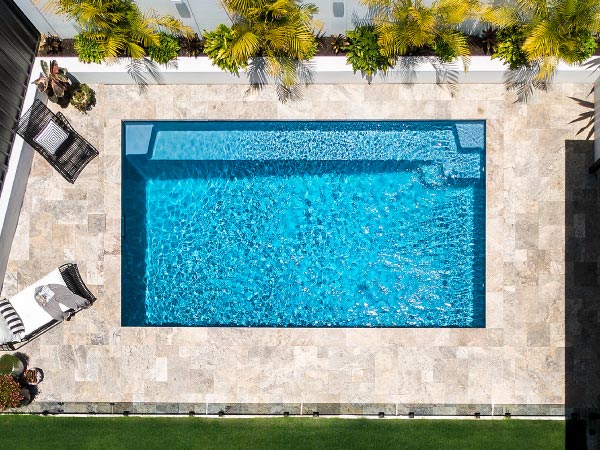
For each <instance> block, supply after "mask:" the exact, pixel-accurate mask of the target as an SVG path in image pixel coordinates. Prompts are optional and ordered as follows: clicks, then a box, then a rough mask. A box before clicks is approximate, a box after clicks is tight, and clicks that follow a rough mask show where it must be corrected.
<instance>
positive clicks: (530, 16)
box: [490, 0, 600, 82]
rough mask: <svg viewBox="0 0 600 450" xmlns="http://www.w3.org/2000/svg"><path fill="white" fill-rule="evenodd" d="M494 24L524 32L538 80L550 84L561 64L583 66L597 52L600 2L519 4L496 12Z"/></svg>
mask: <svg viewBox="0 0 600 450" xmlns="http://www.w3.org/2000/svg"><path fill="white" fill-rule="evenodd" d="M490 21H491V22H493V23H494V24H495V25H497V26H499V27H501V28H508V27H518V28H521V29H522V30H524V34H525V40H524V42H523V45H522V48H523V50H524V51H525V53H526V55H527V59H528V61H529V62H530V63H532V64H533V65H534V67H536V74H535V79H536V80H543V81H545V82H548V81H550V79H551V78H552V75H553V74H554V72H555V70H556V67H557V65H558V63H559V62H560V61H564V62H566V63H568V64H576V63H580V62H583V61H584V60H586V59H587V58H589V57H590V56H591V55H592V54H593V53H594V51H595V49H596V40H595V37H596V35H597V34H598V33H599V32H600V0H556V1H553V2H549V3H547V2H546V0H518V1H517V2H513V3H508V4H504V5H502V6H500V7H498V8H495V9H494V10H493V12H492V14H491V15H490Z"/></svg>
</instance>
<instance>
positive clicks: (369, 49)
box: [343, 25, 394, 84]
mask: <svg viewBox="0 0 600 450" xmlns="http://www.w3.org/2000/svg"><path fill="white" fill-rule="evenodd" d="M378 38H379V36H378V35H377V32H376V31H375V27H374V26H372V25H362V26H358V27H356V28H355V29H354V30H352V31H348V44H347V45H345V46H344V47H343V50H345V51H346V59H347V60H348V63H349V64H351V65H352V69H353V70H354V73H356V72H357V71H360V72H361V73H362V74H363V76H364V77H365V78H366V79H367V81H368V82H369V84H370V83H371V81H372V80H373V75H374V74H375V72H377V71H378V70H381V71H383V72H385V71H386V70H387V69H389V68H390V67H393V65H394V58H391V57H388V56H384V55H382V53H381V49H380V48H379V44H378V43H377V42H378Z"/></svg>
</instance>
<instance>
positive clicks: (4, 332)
mask: <svg viewBox="0 0 600 450" xmlns="http://www.w3.org/2000/svg"><path fill="white" fill-rule="evenodd" d="M17 340H18V339H15V337H14V336H13V334H12V331H10V328H9V326H8V324H7V323H6V320H4V317H2V314H0V344H8V343H10V342H16V341H17Z"/></svg>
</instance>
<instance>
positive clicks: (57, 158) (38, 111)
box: [16, 99, 98, 183]
mask: <svg viewBox="0 0 600 450" xmlns="http://www.w3.org/2000/svg"><path fill="white" fill-rule="evenodd" d="M16 132H17V134H18V135H19V136H21V137H22V138H23V140H24V141H25V142H27V143H28V144H29V145H31V146H32V147H33V148H34V149H36V150H37V151H38V153H39V154H40V155H42V156H43V157H44V158H45V159H46V161H48V162H49V163H50V165H51V166H52V167H54V168H55V169H56V170H57V171H58V173H60V174H61V175H62V176H63V177H64V178H65V180H67V181H68V182H69V183H75V180H76V179H77V177H78V176H79V174H80V173H81V171H82V170H83V168H84V167H85V166H86V165H87V164H88V163H89V162H90V161H91V160H92V159H94V158H95V157H96V156H98V150H96V149H95V148H94V147H93V146H92V145H91V144H90V143H89V142H88V141H86V140H85V139H84V138H82V137H81V135H80V134H79V133H77V132H76V131H75V130H74V129H73V127H72V126H71V124H70V123H69V122H68V120H67V119H66V118H65V116H63V115H62V114H61V113H60V112H59V113H56V114H54V113H53V112H52V111H50V110H49V109H48V108H47V107H46V105H44V104H43V103H42V102H41V101H40V100H39V99H38V100H36V101H35V102H34V103H33V105H32V106H31V108H29V110H28V111H27V112H26V113H25V114H24V115H23V117H21V120H20V121H19V124H18V125H17V129H16Z"/></svg>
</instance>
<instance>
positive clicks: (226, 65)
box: [204, 24, 247, 75]
mask: <svg viewBox="0 0 600 450" xmlns="http://www.w3.org/2000/svg"><path fill="white" fill-rule="evenodd" d="M232 42H233V30H232V29H231V28H229V27H228V26H227V25H223V24H221V25H219V26H218V27H217V29H216V30H214V31H210V32H207V31H205V32H204V51H205V52H206V55H207V56H208V57H209V58H210V59H211V61H212V63H213V65H215V66H217V67H218V68H219V69H222V70H225V71H227V72H231V73H235V74H236V75H237V74H238V73H239V70H240V69H244V68H245V67H246V66H247V63H242V62H239V61H237V60H236V59H235V58H234V57H233V55H232V54H231V51H230V48H231V45H232Z"/></svg>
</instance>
